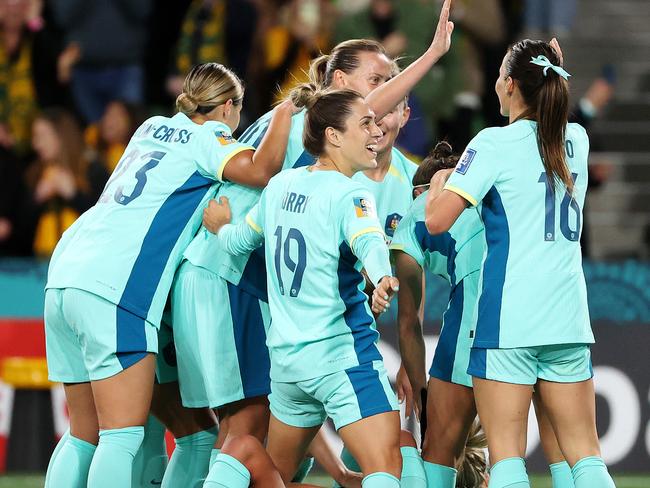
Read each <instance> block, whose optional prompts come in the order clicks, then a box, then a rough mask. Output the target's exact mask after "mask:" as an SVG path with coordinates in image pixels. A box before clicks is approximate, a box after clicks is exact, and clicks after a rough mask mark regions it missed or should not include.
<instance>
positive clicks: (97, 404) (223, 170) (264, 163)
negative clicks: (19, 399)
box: [45, 63, 291, 488]
mask: <svg viewBox="0 0 650 488" xmlns="http://www.w3.org/2000/svg"><path fill="white" fill-rule="evenodd" d="M242 98H243V89H242V85H241V83H240V81H239V80H238V79H237V77H236V76H235V75H234V74H233V73H232V72H231V71H229V70H228V69H226V68H225V67H223V66H222V65H219V64H217V63H208V64H203V65H199V66H196V67H195V68H194V69H193V70H192V71H191V72H190V73H189V74H188V76H187V78H186V80H185V85H184V91H183V93H182V94H181V95H179V98H178V100H177V107H178V109H179V113H178V114H176V115H175V116H174V117H172V118H167V117H162V116H157V117H152V118H150V119H149V120H147V121H146V122H145V123H144V124H143V125H142V126H140V128H139V129H138V130H137V131H136V133H135V135H134V136H133V138H132V139H131V141H130V143H129V145H128V147H127V149H126V152H125V154H124V156H123V157H122V160H121V161H120V163H119V165H118V167H117V168H116V170H115V172H114V173H113V175H112V177H111V179H110V180H109V182H108V183H107V184H106V187H105V189H104V192H103V194H102V195H101V197H100V199H99V201H98V202H97V204H96V205H95V206H94V207H93V208H91V209H90V210H89V211H88V212H86V213H85V214H84V215H82V216H81V217H80V219H79V220H78V221H77V222H76V223H75V224H74V225H73V226H72V227H71V228H70V230H69V231H68V232H66V233H65V235H64V236H63V238H62V240H61V242H60V243H59V244H58V246H57V248H56V250H55V252H54V255H53V257H52V260H51V262H50V269H49V275H48V283H47V286H46V289H47V290H46V298H45V327H46V341H47V356H48V367H49V372H50V379H51V380H52V381H61V382H63V383H64V385H65V392H66V399H67V402H68V408H69V413H70V435H69V436H67V437H66V440H65V444H64V445H63V446H61V448H60V449H57V451H56V456H55V457H53V459H52V460H51V463H52V466H51V467H50V468H51V469H50V473H49V475H50V476H49V478H48V481H49V483H50V486H56V487H58V486H74V487H76V486H86V484H87V485H88V486H92V487H93V488H95V487H99V488H101V487H104V486H125V487H129V486H131V466H132V462H133V456H134V455H135V452H136V451H137V450H138V447H139V446H140V443H141V441H142V437H143V425H144V423H145V420H146V418H147V413H148V411H149V404H150V401H151V392H152V387H153V382H154V381H153V380H154V378H153V376H154V366H155V354H154V353H155V352H157V328H158V326H159V324H160V319H161V314H162V311H163V307H164V304H165V301H166V300H167V295H168V293H169V289H170V287H171V281H172V277H173V273H174V270H175V269H176V267H177V266H178V264H179V262H180V258H181V255H182V252H183V250H184V249H185V247H186V246H187V244H188V243H189V242H190V240H191V239H192V237H193V236H194V234H195V232H196V230H197V229H198V227H199V224H200V222H201V214H202V209H203V207H204V205H205V203H206V202H207V201H208V199H209V198H210V197H211V196H212V195H213V194H214V184H215V183H217V182H220V181H222V180H224V179H228V180H235V181H240V182H242V183H246V184H251V185H253V184H257V185H260V186H261V185H264V184H266V182H267V181H268V179H269V178H270V177H271V175H273V174H274V173H275V172H277V171H278V170H279V169H280V163H281V161H282V155H283V154H284V146H285V144H286V137H287V133H288V127H289V119H290V115H291V109H290V107H289V106H288V107H287V108H286V109H283V110H278V111H277V112H276V114H277V117H278V119H279V120H278V122H282V121H284V124H282V123H278V124H275V127H274V129H273V130H269V132H268V134H267V136H266V137H267V139H268V144H264V145H265V147H264V150H261V151H257V152H256V153H255V154H254V153H253V151H252V148H251V147H250V146H246V145H243V144H240V143H237V142H235V141H234V140H233V139H232V136H231V131H232V130H234V129H235V128H236V127H237V124H238V123H239V112H240V110H241V102H242ZM276 129H277V130H276ZM283 138H284V142H283ZM98 439H99V445H98V447H97V449H95V445H96V444H97V443H98ZM91 461H92V464H91ZM71 467H74V469H72V468H71Z"/></svg>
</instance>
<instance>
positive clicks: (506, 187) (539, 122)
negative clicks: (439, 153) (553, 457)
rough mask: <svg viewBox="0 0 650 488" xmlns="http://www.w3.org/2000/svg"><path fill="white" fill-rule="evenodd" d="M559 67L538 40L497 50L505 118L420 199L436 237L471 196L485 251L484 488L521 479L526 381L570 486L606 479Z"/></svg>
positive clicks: (576, 179)
mask: <svg viewBox="0 0 650 488" xmlns="http://www.w3.org/2000/svg"><path fill="white" fill-rule="evenodd" d="M553 44H554V45H556V44H555V43H553ZM560 65H561V59H560V56H559V51H558V50H556V49H554V47H553V45H551V44H549V43H545V42H541V41H531V40H525V41H521V42H519V43H517V44H515V45H514V46H513V47H512V48H511V49H509V50H508V52H507V53H506V55H505V57H504V59H503V63H502V65H501V68H500V70H499V77H498V80H497V82H496V86H495V89H496V92H497V95H498V97H499V101H500V103H501V112H502V114H503V115H505V116H508V117H509V120H510V125H508V126H507V127H504V128H489V129H485V130H483V131H481V132H480V133H479V134H478V135H477V136H476V137H475V138H474V139H473V140H472V142H470V144H469V146H468V147H467V149H466V150H465V152H464V153H463V156H462V157H461V159H460V161H459V163H458V165H457V166H456V170H455V171H454V172H453V174H452V175H451V177H449V181H448V182H446V184H445V179H446V175H445V174H443V173H441V172H438V174H436V175H435V176H434V177H433V178H432V180H431V189H430V192H429V197H428V199H427V205H426V226H427V229H428V230H429V232H431V233H432V234H441V233H444V232H446V231H448V230H449V229H450V228H451V226H452V225H453V224H454V222H456V220H457V219H458V218H459V216H460V215H461V214H463V212H464V211H465V208H466V207H467V205H468V204H469V205H471V206H477V205H478V204H479V202H481V203H482V205H481V207H480V212H481V216H482V219H483V221H484V223H485V233H486V242H487V253H486V257H485V259H484V261H483V267H482V271H481V288H480V291H481V293H480V297H479V305H478V322H477V329H476V336H475V339H474V344H473V348H472V351H471V355H470V365H469V369H468V372H469V373H470V374H471V375H472V376H473V385H474V394H475V397H476V403H477V408H478V413H479V416H480V418H481V422H482V423H483V427H484V428H485V432H486V434H487V438H488V447H489V451H490V461H491V462H492V463H493V465H492V470H491V476H490V486H491V487H502V486H510V487H528V486H529V481H528V476H527V474H526V468H525V464H524V460H523V456H524V454H525V446H526V444H525V439H526V423H527V418H528V409H529V406H530V401H531V396H532V393H533V391H532V390H533V385H535V384H537V386H536V388H537V389H538V392H539V395H540V398H541V403H542V406H543V408H544V410H545V411H546V412H547V414H548V417H549V420H550V422H551V424H552V426H553V430H554V431H555V433H556V435H557V438H558V443H559V445H560V448H561V450H562V452H563V453H564V456H565V457H566V460H567V461H568V463H569V465H570V466H571V467H572V473H573V478H574V481H575V486H576V487H577V488H582V487H587V486H589V487H612V486H614V484H613V481H612V479H611V477H610V476H609V473H608V472H607V468H606V466H605V464H604V462H603V460H602V459H601V457H600V447H599V442H598V435H597V432H596V423H595V405H594V404H595V397H594V389H593V381H592V379H591V378H592V370H591V361H590V353H589V344H590V343H592V342H593V340H594V339H593V334H592V331H591V325H590V322H589V311H588V308H587V296H586V287H585V281H584V276H583V272H582V260H581V256H580V244H579V237H580V231H581V221H582V206H583V203H584V198H585V191H586V188H587V156H588V139H587V136H586V134H585V132H584V129H582V128H581V127H580V126H579V125H577V124H568V125H567V115H568V83H567V79H568V77H569V74H568V73H567V72H566V71H565V70H564V69H563V68H562V67H561V66H560ZM443 188H444V191H443ZM558 224H559V225H558Z"/></svg>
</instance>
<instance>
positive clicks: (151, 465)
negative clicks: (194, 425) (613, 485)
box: [131, 415, 168, 488]
mask: <svg viewBox="0 0 650 488" xmlns="http://www.w3.org/2000/svg"><path fill="white" fill-rule="evenodd" d="M165 430H166V429H165V426H164V425H163V424H162V423H160V421H159V420H158V419H157V418H156V417H154V416H153V415H149V417H148V418H147V423H146V424H145V426H144V439H142V444H141V445H140V449H138V453H137V454H136V455H135V459H134V460H133V473H132V476H131V479H132V487H133V488H151V487H152V486H155V485H157V484H160V482H161V481H162V479H163V476H164V475H165V469H166V468H167V462H168V458H167V446H166V444H165Z"/></svg>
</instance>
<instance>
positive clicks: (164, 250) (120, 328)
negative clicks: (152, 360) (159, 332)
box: [116, 171, 214, 352]
mask: <svg viewBox="0 0 650 488" xmlns="http://www.w3.org/2000/svg"><path fill="white" fill-rule="evenodd" d="M213 183H214V181H213V180H210V179H208V178H205V177H204V176H202V175H201V174H200V173H199V172H198V171H196V172H194V174H192V176H190V177H189V178H188V179H187V181H185V183H183V184H182V185H181V186H180V187H179V188H177V189H176V190H175V191H174V192H173V193H172V194H171V195H169V196H168V197H167V200H165V202H164V203H163V204H162V206H161V207H160V209H159V210H158V212H157V213H156V215H155V217H154V218H153V220H152V222H151V225H150V226H149V230H148V231H147V234H146V235H145V237H144V239H143V241H142V246H141V247H140V253H139V254H138V257H137V258H136V260H135V262H134V263H133V268H132V269H131V274H130V275H129V279H128V281H127V282H126V286H125V287H124V292H123V293H122V297H121V298H120V303H118V316H117V317H118V321H117V350H116V352H133V351H143V350H145V349H142V347H143V344H144V346H145V347H146V341H145V340H144V325H145V324H144V320H145V319H146V317H147V315H148V314H149V308H150V307H151V302H152V301H153V298H154V295H155V294H156V290H157V288H158V284H159V282H160V277H161V276H162V274H163V271H164V270H165V267H166V266H167V262H168V261H169V256H170V254H171V252H172V250H173V249H174V246H176V243H177V242H178V239H179V237H180V235H181V233H182V232H183V230H184V229H185V227H186V226H187V224H188V222H189V221H190V219H191V218H192V215H194V212H195V211H196V209H197V207H198V206H199V204H200V203H201V201H202V200H203V198H204V197H205V194H206V192H207V191H208V190H209V189H210V187H211V186H212V184H213ZM197 227H198V223H197ZM195 230H196V229H195ZM120 308H124V309H128V310H131V311H133V313H135V314H137V315H138V316H139V317H140V318H141V319H142V323H141V325H139V326H137V325H136V324H134V323H133V322H132V319H130V318H127V317H126V315H125V314H121V313H120V312H119V309H120ZM134 328H136V329H139V331H138V332H136V331H135V330H134ZM143 341H144V342H143Z"/></svg>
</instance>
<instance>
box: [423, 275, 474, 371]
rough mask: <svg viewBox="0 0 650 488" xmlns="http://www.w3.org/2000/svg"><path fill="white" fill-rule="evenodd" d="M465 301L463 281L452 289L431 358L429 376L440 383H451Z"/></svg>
mask: <svg viewBox="0 0 650 488" xmlns="http://www.w3.org/2000/svg"><path fill="white" fill-rule="evenodd" d="M464 301H465V292H464V289H463V281H462V280H461V281H460V283H458V285H457V286H456V287H455V288H453V289H452V291H451V298H450V300H449V308H447V310H446V311H445V314H444V316H443V325H442V331H441V332H440V339H438V345H437V346H436V353H435V355H434V356H433V363H432V364H431V370H430V371H429V374H430V375H431V376H434V377H436V378H438V379H440V380H442V381H447V382H449V383H450V382H451V379H452V375H453V372H454V362H455V361H456V347H457V345H458V335H459V334H460V324H461V323H462V321H463V302H464Z"/></svg>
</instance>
